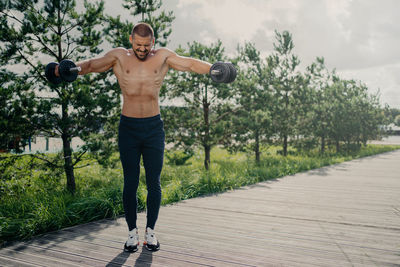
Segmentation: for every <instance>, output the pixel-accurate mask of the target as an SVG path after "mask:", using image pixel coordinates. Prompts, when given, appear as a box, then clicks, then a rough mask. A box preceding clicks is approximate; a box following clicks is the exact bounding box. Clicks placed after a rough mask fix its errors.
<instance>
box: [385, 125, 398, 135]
mask: <svg viewBox="0 0 400 267" xmlns="http://www.w3.org/2000/svg"><path fill="white" fill-rule="evenodd" d="M385 132H386V133H387V134H389V135H400V127H399V126H396V125H395V124H394V123H391V124H389V125H387V126H385Z"/></svg>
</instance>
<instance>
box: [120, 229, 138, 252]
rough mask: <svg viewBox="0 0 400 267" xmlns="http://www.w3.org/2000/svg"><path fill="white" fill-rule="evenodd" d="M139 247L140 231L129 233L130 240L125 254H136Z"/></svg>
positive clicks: (126, 243) (126, 245)
mask: <svg viewBox="0 0 400 267" xmlns="http://www.w3.org/2000/svg"><path fill="white" fill-rule="evenodd" d="M138 246H139V234H138V229H137V228H135V229H133V230H132V231H129V235H128V240H127V241H126V242H125V246H124V251H125V252H136V251H137V250H138Z"/></svg>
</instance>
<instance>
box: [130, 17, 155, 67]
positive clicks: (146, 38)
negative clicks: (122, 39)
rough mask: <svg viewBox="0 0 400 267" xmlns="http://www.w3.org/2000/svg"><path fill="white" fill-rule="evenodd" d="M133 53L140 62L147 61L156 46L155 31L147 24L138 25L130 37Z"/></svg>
mask: <svg viewBox="0 0 400 267" xmlns="http://www.w3.org/2000/svg"><path fill="white" fill-rule="evenodd" d="M129 40H130V42H131V44H132V49H133V52H134V53H135V55H136V57H137V58H138V59H140V60H145V59H146V57H147V55H148V54H149V53H150V51H151V48H152V47H153V45H154V31H153V28H152V27H151V26H150V25H149V24H147V23H138V24H136V25H135V26H134V27H133V29H132V34H131V36H130V37H129Z"/></svg>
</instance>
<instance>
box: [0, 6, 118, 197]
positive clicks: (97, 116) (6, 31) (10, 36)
mask: <svg viewBox="0 0 400 267" xmlns="http://www.w3.org/2000/svg"><path fill="white" fill-rule="evenodd" d="M75 7H76V2H75V1H74V0H45V1H44V3H39V1H28V0H19V1H8V2H6V3H5V2H4V1H3V2H2V5H1V7H0V14H1V18H0V19H1V22H2V23H1V26H0V32H1V35H0V41H1V50H0V60H1V64H2V65H3V66H4V65H8V66H11V65H18V66H20V67H21V68H23V69H24V72H23V73H20V74H19V75H20V77H21V83H20V84H21V85H20V86H19V87H17V88H16V89H17V90H18V88H26V86H27V85H29V90H28V92H29V94H31V95H32V99H34V100H35V106H36V107H35V109H34V113H35V114H34V115H33V117H32V119H33V120H34V121H35V124H36V125H35V127H36V129H37V131H39V132H41V133H42V134H44V135H46V136H48V137H61V138H62V143H63V151H62V154H63V157H62V158H63V163H62V165H60V163H59V162H51V161H50V160H49V159H46V158H43V159H44V160H46V161H48V163H49V164H52V165H53V166H54V167H58V168H60V167H63V168H64V170H65V174H66V178H67V188H68V190H69V191H70V192H71V193H74V192H75V176H74V168H77V167H80V166H78V163H79V162H80V161H81V160H82V157H83V155H84V154H85V153H86V152H87V149H89V148H88V147H86V148H84V149H83V150H81V151H77V152H73V150H72V148H71V140H72V138H73V137H76V136H78V137H81V138H82V139H84V140H85V139H88V137H89V136H90V133H96V132H99V131H100V130H101V128H102V125H103V124H104V123H105V122H106V121H107V119H108V117H109V116H110V114H112V112H113V109H115V107H117V106H119V101H120V100H119V88H117V87H116V86H113V85H112V84H111V83H110V82H109V81H107V79H106V78H107V76H108V73H103V74H100V75H95V76H91V75H87V76H85V77H82V78H79V79H78V80H77V81H76V82H74V83H70V84H66V83H62V84H61V85H59V86H55V85H51V84H49V83H48V82H47V80H46V78H45V77H44V65H43V64H42V60H44V61H46V62H48V61H51V60H53V61H57V62H60V61H61V60H63V59H65V58H69V59H72V60H74V61H79V60H81V59H84V58H90V57H94V56H97V55H98V54H99V53H101V52H102V50H101V49H100V48H99V45H100V44H101V43H102V40H103V33H102V31H101V30H99V29H98V25H99V24H101V21H102V19H103V10H104V3H103V2H97V3H94V4H92V3H89V2H88V1H85V2H84V10H83V12H82V13H77V12H76V11H75ZM16 75H17V74H16ZM21 104H22V103H21Z"/></svg>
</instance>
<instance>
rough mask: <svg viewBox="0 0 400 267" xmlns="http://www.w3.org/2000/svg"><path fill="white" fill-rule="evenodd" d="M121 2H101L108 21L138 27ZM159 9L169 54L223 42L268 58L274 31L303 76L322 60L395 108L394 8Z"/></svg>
mask: <svg viewBox="0 0 400 267" xmlns="http://www.w3.org/2000/svg"><path fill="white" fill-rule="evenodd" d="M93 1H94V0H93ZM122 2H123V0H112V1H111V0H108V1H105V13H107V14H110V15H114V16H116V15H121V16H122V18H123V19H128V20H133V22H134V23H135V22H136V21H135V20H137V19H138V18H137V17H132V16H131V15H130V14H129V11H128V10H126V9H124V8H123V7H122ZM161 9H162V10H165V11H173V13H174V15H175V17H176V18H175V20H174V21H173V23H172V27H171V28H172V34H171V35H170V38H169V40H170V42H169V43H168V45H167V46H168V47H169V48H170V49H176V48H177V47H178V46H179V45H182V46H184V47H185V46H186V44H187V43H188V42H193V41H197V42H200V43H203V44H206V45H207V44H211V43H213V42H216V41H217V40H218V39H220V40H221V41H222V43H223V45H224V47H225V50H226V52H227V54H228V55H229V54H231V55H233V54H235V52H236V48H237V45H238V44H244V43H245V42H252V43H254V44H255V46H256V48H257V49H258V50H259V51H260V52H261V55H263V56H264V57H266V56H268V55H269V54H271V53H272V50H273V43H274V42H275V30H278V31H279V32H282V31H284V30H287V31H289V32H290V33H291V34H292V36H293V41H294V45H295V48H294V50H293V51H294V54H296V55H297V56H298V57H299V59H300V61H301V68H303V69H305V68H306V67H307V66H308V65H310V64H311V63H312V62H313V61H315V59H316V57H324V58H325V63H326V65H327V67H328V68H329V69H330V70H333V69H336V72H337V73H338V74H339V76H340V77H342V78H343V79H355V80H360V81H362V82H363V83H365V84H366V85H367V86H368V88H369V90H370V92H371V93H372V94H375V93H379V94H380V99H381V103H382V104H388V105H390V107H393V108H400V52H399V51H398V50H399V49H400V18H399V16H398V11H399V10H400V1H399V0H218V1H217V0H163V6H162V8H161Z"/></svg>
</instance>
